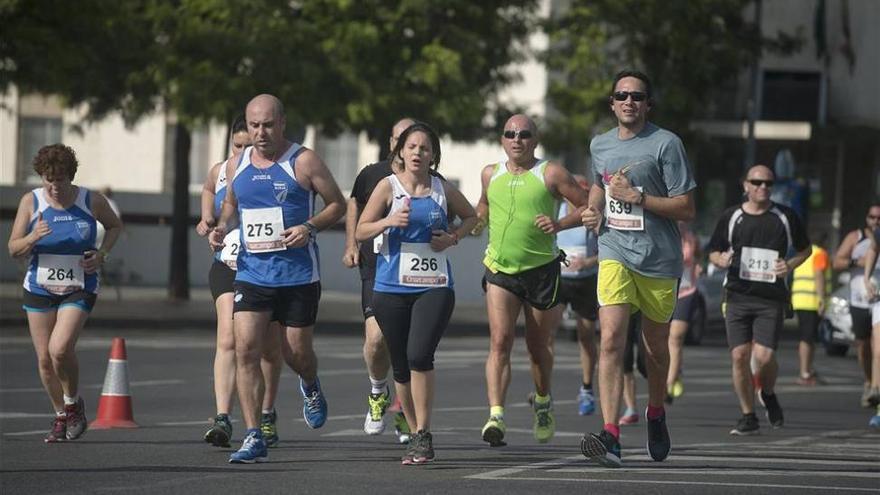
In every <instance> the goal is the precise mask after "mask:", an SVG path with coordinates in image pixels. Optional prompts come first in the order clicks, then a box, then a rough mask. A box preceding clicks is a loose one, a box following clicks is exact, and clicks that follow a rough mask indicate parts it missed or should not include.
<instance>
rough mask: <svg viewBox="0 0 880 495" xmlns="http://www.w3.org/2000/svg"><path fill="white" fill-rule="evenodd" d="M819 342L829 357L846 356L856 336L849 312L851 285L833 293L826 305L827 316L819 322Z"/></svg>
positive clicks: (823, 316) (843, 286)
mask: <svg viewBox="0 0 880 495" xmlns="http://www.w3.org/2000/svg"><path fill="white" fill-rule="evenodd" d="M819 340H820V341H821V342H822V345H824V346H825V353H826V354H828V355H829V356H845V355H846V353H847V351H848V350H849V348H850V346H851V345H852V343H853V341H854V340H855V335H854V334H853V331H852V315H850V312H849V284H844V285H842V286H841V287H839V288H838V289H837V290H835V291H834V292H832V293H831V297H829V298H828V301H827V303H826V304H825V314H824V315H822V319H821V320H820V321H819Z"/></svg>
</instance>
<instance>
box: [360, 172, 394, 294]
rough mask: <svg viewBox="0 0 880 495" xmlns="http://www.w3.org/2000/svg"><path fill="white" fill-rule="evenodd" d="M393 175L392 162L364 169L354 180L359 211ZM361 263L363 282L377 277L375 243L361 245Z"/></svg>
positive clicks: (368, 242)
mask: <svg viewBox="0 0 880 495" xmlns="http://www.w3.org/2000/svg"><path fill="white" fill-rule="evenodd" d="M389 175H391V162H390V161H388V160H382V161H381V162H378V163H372V164H370V165H367V166H366V167H364V169H363V170H361V171H360V173H358V176H357V178H355V180H354V186H352V188H351V197H352V198H354V200H355V201H356V202H357V205H358V210H359V211H364V207H365V206H367V201H369V199H370V195H372V194H373V190H374V189H376V186H377V185H378V184H379V181H381V180H382V179H384V178H385V177H388V176H389ZM360 252H361V255H360V263H359V265H358V268H360V271H361V279H362V280H370V279H373V278H375V277H376V253H374V252H373V241H372V239H371V240H369V241H364V242H362V243H361V245H360Z"/></svg>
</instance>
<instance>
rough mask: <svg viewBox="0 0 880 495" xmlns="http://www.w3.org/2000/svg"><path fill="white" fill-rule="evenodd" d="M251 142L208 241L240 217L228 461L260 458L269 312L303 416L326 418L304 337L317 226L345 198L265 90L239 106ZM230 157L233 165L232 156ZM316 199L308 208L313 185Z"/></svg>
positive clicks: (218, 241) (310, 315)
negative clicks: (237, 407) (239, 435)
mask: <svg viewBox="0 0 880 495" xmlns="http://www.w3.org/2000/svg"><path fill="white" fill-rule="evenodd" d="M245 118H246V121H247V125H248V132H249V133H250V135H251V140H252V141H253V143H254V144H253V146H252V147H248V148H246V149H245V150H244V151H243V152H242V154H241V157H240V158H239V160H238V161H237V162H231V163H230V166H228V167H227V172H226V176H227V177H232V181H231V182H230V186H229V187H228V188H227V193H226V199H225V201H224V202H223V209H222V212H221V215H220V219H219V221H218V222H217V226H216V227H215V228H214V230H213V231H212V232H211V234H210V241H211V245H212V246H214V248H215V249H219V248H222V247H223V246H224V242H223V240H224V238H225V236H226V234H227V232H228V229H227V226H228V225H229V223H230V220H231V219H232V217H233V215H234V214H235V212H236V211H237V212H238V218H240V219H241V239H240V241H241V244H240V246H241V249H240V251H239V253H238V261H237V272H236V275H235V283H234V285H233V286H234V288H235V296H234V298H233V313H234V320H233V327H234V328H233V331H234V335H235V359H236V376H235V378H236V382H237V388H238V398H239V402H240V403H241V411H242V416H243V417H244V422H245V425H246V427H247V429H248V430H247V436H246V437H245V439H244V441H243V442H242V446H241V449H239V450H238V451H237V452H235V453H233V454H232V456H231V457H230V458H229V462H232V463H252V462H259V461H263V460H265V459H266V458H267V457H268V453H267V450H266V442H265V439H264V438H263V434H262V432H261V431H260V428H259V425H260V423H259V418H260V414H259V413H260V400H261V399H262V398H263V390H264V386H265V384H264V382H263V375H262V373H261V370H260V356H261V354H262V349H263V342H264V340H265V338H266V333H267V331H268V329H269V322H270V321H278V322H280V323H281V324H282V325H283V326H284V327H285V337H286V340H285V342H284V346H283V348H282V352H283V356H284V360H285V361H286V362H287V364H288V366H290V368H291V369H293V371H295V372H296V373H297V374H299V375H300V391H301V392H302V395H303V417H304V419H305V420H306V424H307V425H308V426H309V427H310V428H320V427H321V426H323V425H324V422H325V421H326V419H327V402H326V400H325V399H324V395H323V392H322V391H321V384H320V381H319V380H318V375H317V370H318V360H317V357H316V356H315V352H314V349H313V346H312V335H313V330H314V323H315V317H316V315H317V312H318V301H319V299H320V296H321V283H320V275H319V272H318V266H319V263H318V246H317V242H316V239H315V237H316V234H317V232H318V231H320V230H323V229H326V228H328V227H330V226H331V225H333V224H334V223H336V221H337V220H339V219H340V218H341V217H342V215H343V214H344V212H345V200H344V198H343V197H342V193H341V192H340V191H339V187H338V186H337V185H336V182H335V181H334V180H333V176H332V175H330V172H329V170H327V167H326V165H324V162H322V161H321V159H320V157H318V155H317V154H315V152H313V151H312V150H309V149H307V148H304V147H303V146H301V145H299V144H297V143H291V142H289V141H287V140H286V139H285V138H284V127H285V116H284V107H283V106H282V104H281V102H280V101H279V100H278V98H276V97H274V96H272V95H266V94H263V95H259V96H256V97H255V98H253V99H252V100H251V101H250V103H248V106H247V110H246V111H245ZM236 163H237V165H236ZM316 193H317V194H318V195H320V196H321V199H322V200H323V202H324V205H325V206H324V208H323V209H322V210H321V211H320V212H319V213H318V214H316V215H314V216H312V215H313V213H314V201H315V194H316Z"/></svg>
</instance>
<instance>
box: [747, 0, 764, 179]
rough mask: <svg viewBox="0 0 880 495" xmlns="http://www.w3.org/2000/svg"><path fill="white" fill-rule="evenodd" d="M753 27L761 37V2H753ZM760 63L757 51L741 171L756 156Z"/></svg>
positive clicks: (749, 164) (752, 73)
mask: <svg viewBox="0 0 880 495" xmlns="http://www.w3.org/2000/svg"><path fill="white" fill-rule="evenodd" d="M755 26H756V27H757V29H758V36H759V37H762V36H763V32H762V30H761V0H755ZM760 62H761V52H760V51H758V53H756V54H755V58H754V60H752V68H751V79H752V87H751V94H750V95H749V101H748V108H747V110H748V130H747V134H746V148H745V153H744V154H743V170H748V168H749V167H751V166H752V165H754V164H755V157H756V155H757V143H756V142H755V121H756V120H758V112H759V111H760V109H759V108H758V107H759V104H760V98H759V95H760V92H761V70H760Z"/></svg>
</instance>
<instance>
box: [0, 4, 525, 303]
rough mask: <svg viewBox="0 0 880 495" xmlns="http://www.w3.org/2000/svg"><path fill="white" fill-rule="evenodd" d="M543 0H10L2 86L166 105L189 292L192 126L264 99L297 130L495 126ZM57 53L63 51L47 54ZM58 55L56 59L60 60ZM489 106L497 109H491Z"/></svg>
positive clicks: (456, 132) (176, 233) (175, 288)
mask: <svg viewBox="0 0 880 495" xmlns="http://www.w3.org/2000/svg"><path fill="white" fill-rule="evenodd" d="M536 6H537V1H536V0H507V1H504V0H487V1H485V2H471V1H468V0H398V1H383V0H360V1H354V0H309V1H296V0H294V1H290V0H174V1H163V0H132V1H126V2H105V1H102V0H81V1H78V2H64V1H59V0H55V1H53V0H42V1H40V0H33V1H28V2H24V1H10V2H6V3H4V4H2V6H0V24H2V25H3V26H4V35H3V38H2V40H0V90H6V89H7V88H8V87H9V86H10V85H11V84H15V85H16V86H17V87H19V88H20V89H21V91H23V92H40V93H47V94H57V95H60V96H61V97H62V98H63V99H64V100H65V102H66V103H67V104H68V105H69V106H74V105H79V104H85V105H86V108H87V111H88V113H87V115H86V118H85V119H86V121H94V120H98V119H100V118H103V117H104V116H105V115H107V114H108V113H109V112H115V111H119V112H121V113H122V115H123V117H124V118H125V120H126V122H128V123H134V122H136V121H137V120H138V119H140V118H142V117H143V116H145V115H148V114H150V113H152V112H156V111H166V112H168V113H169V114H171V115H173V116H174V118H175V119H176V121H177V123H178V128H177V131H176V133H175V134H176V136H177V146H176V148H175V156H176V157H177V162H176V164H175V187H174V196H175V199H174V215H173V220H172V256H171V277H172V279H171V280H170V284H169V291H170V292H169V294H170V295H171V296H172V297H174V298H186V297H188V286H189V283H188V280H187V273H188V269H187V260H188V248H187V229H188V228H189V227H190V225H189V219H188V193H187V186H188V183H189V163H188V156H189V147H188V143H189V129H191V128H192V126H194V125H198V124H201V123H206V122H209V121H215V120H221V121H225V122H229V121H230V120H231V119H232V117H233V116H234V115H235V114H237V113H241V112H242V111H243V109H244V105H245V103H246V102H247V101H248V99H250V98H251V97H253V96H254V95H256V94H259V93H264V92H268V93H272V94H275V95H276V96H278V97H279V98H280V99H281V100H282V101H283V102H284V103H285V105H286V113H287V124H288V128H296V127H300V126H303V125H305V124H316V125H318V126H320V127H321V129H322V130H323V131H324V132H327V133H331V134H332V133H335V132H338V131H341V130H345V129H348V130H352V131H362V130H365V131H367V132H368V134H369V136H370V137H371V138H373V139H377V140H378V141H379V142H380V143H384V142H387V136H388V134H387V133H388V132H390V127H391V125H392V124H393V123H394V122H395V121H396V120H397V119H398V118H400V117H401V116H412V117H416V118H420V119H424V120H427V121H429V122H431V123H432V124H433V125H434V126H435V127H436V128H437V129H438V131H439V132H441V133H444V134H448V135H450V136H452V137H453V138H456V139H465V140H474V139H478V138H480V137H483V136H486V135H487V132H488V131H489V130H491V129H494V128H497V126H498V125H499V123H498V122H495V121H493V119H492V118H491V117H492V116H495V115H499V114H504V113H505V112H506V110H505V109H504V107H503V105H502V104H501V103H500V102H499V101H498V99H497V94H498V92H499V91H500V90H501V89H502V88H504V87H505V86H506V85H507V84H509V83H511V82H513V81H515V80H516V79H517V73H516V70H515V69H516V68H515V66H514V64H515V63H516V62H517V61H519V60H521V59H522V57H523V54H524V52H525V49H524V46H525V37H526V36H527V35H528V34H529V32H530V30H531V29H532V27H533V26H534V25H535V22H534V13H535V8H536ZM47 55H48V57H47ZM47 60H49V61H50V62H49V63H47ZM487 117H488V118H487Z"/></svg>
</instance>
